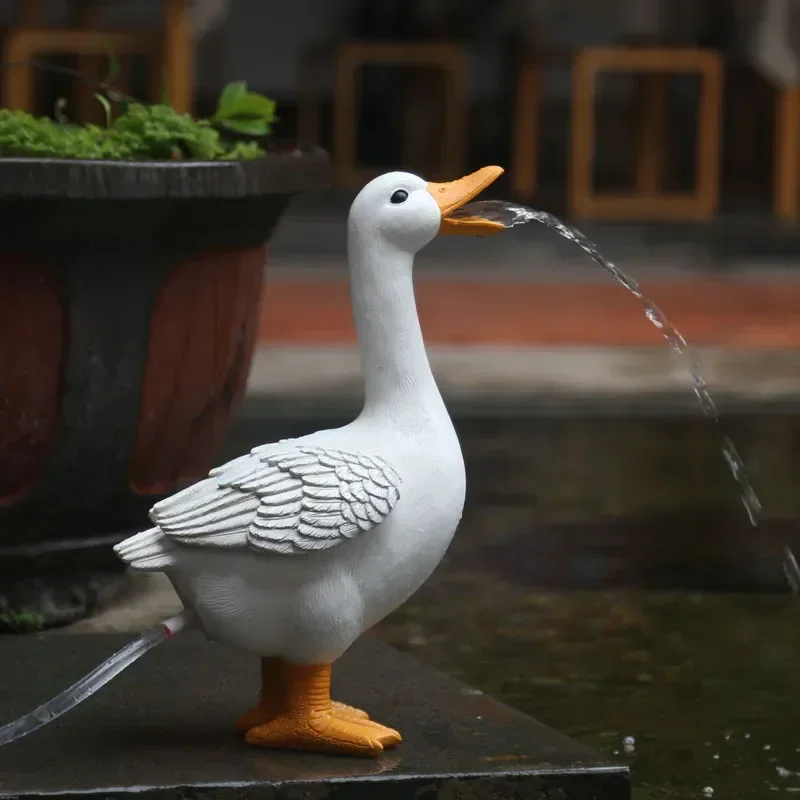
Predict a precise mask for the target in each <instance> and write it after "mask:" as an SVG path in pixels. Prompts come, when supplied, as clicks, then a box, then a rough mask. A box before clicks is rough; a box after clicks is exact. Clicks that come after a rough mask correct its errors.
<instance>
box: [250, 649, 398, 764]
mask: <svg viewBox="0 0 800 800" xmlns="http://www.w3.org/2000/svg"><path fill="white" fill-rule="evenodd" d="M283 671H284V683H283V686H284V695H283V697H282V699H281V703H280V710H279V711H278V712H277V714H274V715H273V716H271V717H270V718H269V719H268V720H267V721H266V722H262V723H257V724H255V725H253V726H252V727H250V728H249V729H248V730H247V733H246V735H245V741H247V742H248V743H249V744H252V745H257V746H259V747H267V748H281V749H291V750H309V751H313V752H319V753H333V754H337V755H351V756H377V755H380V754H381V753H382V752H383V751H384V749H387V748H389V747H394V746H395V745H397V744H399V743H400V741H401V739H402V737H401V736H400V734H399V733H398V732H397V731H395V730H393V729H392V728H387V727H386V726H385V725H380V724H378V723H377V722H373V721H372V720H370V719H369V718H368V716H366V715H365V713H364V712H363V711H360V710H359V709H353V708H351V707H349V706H345V705H343V704H335V703H333V702H332V701H331V699H330V676H331V668H330V665H328V664H323V665H319V666H304V667H295V666H290V665H288V664H286V665H284V670H283ZM259 707H261V706H259ZM255 710H256V709H254V711H255ZM273 710H274V707H272V708H268V707H267V706H266V705H265V706H264V711H265V712H267V711H269V712H272V711H273ZM252 713H253V712H249V714H246V715H245V716H244V717H242V719H241V720H240V723H244V722H245V721H250V720H252V719H255V715H253V716H250V714H252ZM237 728H238V725H237Z"/></svg>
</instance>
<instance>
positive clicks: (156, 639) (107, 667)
mask: <svg viewBox="0 0 800 800" xmlns="http://www.w3.org/2000/svg"><path fill="white" fill-rule="evenodd" d="M192 618H193V614H192V612H191V611H186V610H184V611H182V612H181V613H180V614H178V615H177V616H175V617H172V618H170V619H167V620H164V622H162V623H160V624H159V625H156V626H155V627H153V628H149V629H148V630H146V631H144V633H142V634H141V636H139V638H138V639H134V640H133V641H132V642H130V643H129V644H126V645H125V647H123V648H122V649H121V650H119V651H117V652H116V653H114V655H113V656H111V658H109V659H107V660H106V661H104V662H103V663H102V664H100V666H98V667H96V668H95V669H93V670H92V671H91V672H90V673H89V674H88V675H85V676H84V677H83V678H81V679H80V680H79V681H78V682H77V683H74V684H73V685H72V686H70V687H69V688H68V689H65V690H64V691H63V692H61V694H58V695H56V696H55V697H54V698H53V699H52V700H48V701H47V702H46V703H44V704H43V705H41V706H39V707H38V708H35V709H34V710H33V711H30V712H29V713H27V714H25V715H24V716H22V717H20V718H19V719H16V720H14V721H13V722H9V723H8V724H7V725H3V726H0V747H3V746H4V745H7V744H11V742H16V741H17V739H21V738H22V737H23V736H27V735H28V734H29V733H33V732H34V731H37V730H39V728H43V727H44V726H45V725H47V724H48V723H50V722H53V720H56V719H58V718H59V717H60V716H61V715H62V714H66V713H67V711H71V710H72V709H73V708H75V706H77V705H79V704H80V703H82V702H83V701H84V700H86V699H88V698H89V697H91V696H92V695H93V694H94V693H95V692H96V691H98V689H102V688H103V686H105V685H106V684H107V683H109V682H110V681H112V680H113V679H114V678H116V677H117V675H119V673H120V672H122V670H124V669H125V668H126V667H129V666H130V665H131V664H133V663H134V661H138V660H139V659H140V658H141V657H142V656H143V655H144V654H145V653H147V652H148V651H149V650H152V649H153V648H154V647H155V646H156V645H159V644H161V643H162V642H165V641H167V639H171V638H172V637H173V636H174V635H175V634H176V633H179V632H180V631H182V630H183V629H184V628H186V627H187V626H188V625H189V624H190V622H191V621H192Z"/></svg>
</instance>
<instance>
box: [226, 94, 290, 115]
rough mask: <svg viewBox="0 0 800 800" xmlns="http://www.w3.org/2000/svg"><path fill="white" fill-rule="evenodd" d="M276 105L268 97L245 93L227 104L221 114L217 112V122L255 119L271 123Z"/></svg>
mask: <svg viewBox="0 0 800 800" xmlns="http://www.w3.org/2000/svg"><path fill="white" fill-rule="evenodd" d="M275 107H276V103H275V101H274V100H270V99H269V98H268V97H264V96H263V95H260V94H256V93H255V92H245V93H244V94H241V95H239V96H238V97H236V98H235V99H234V100H232V101H231V102H230V103H229V104H227V105H226V106H225V107H224V108H223V109H222V110H221V113H220V111H219V110H218V113H217V117H216V118H217V120H220V121H222V120H229V119H233V118H242V117H248V118H257V119H263V120H265V121H267V122H271V121H272V120H273V119H274V117H275Z"/></svg>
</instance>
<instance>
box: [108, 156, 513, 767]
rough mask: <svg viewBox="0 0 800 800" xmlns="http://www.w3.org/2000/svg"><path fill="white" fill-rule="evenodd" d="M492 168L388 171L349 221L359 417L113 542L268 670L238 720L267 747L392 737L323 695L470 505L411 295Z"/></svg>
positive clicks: (191, 491) (375, 748)
mask: <svg viewBox="0 0 800 800" xmlns="http://www.w3.org/2000/svg"><path fill="white" fill-rule="evenodd" d="M502 172H503V170H502V169H501V168H499V167H485V168H483V169H481V170H479V171H478V172H475V173H473V174H472V175H469V176H467V177H464V178H461V179H460V180H457V181H453V182H451V183H441V184H436V183H428V182H426V181H425V180H423V179H422V178H420V177H417V176H416V175H411V174H408V173H403V172H393V173H389V174H386V175H382V176H381V177H379V178H376V179H375V180H373V181H372V182H371V183H369V184H368V185H367V186H366V187H364V189H363V190H362V191H361V192H360V193H359V195H358V196H357V197H356V199H355V201H354V202H353V205H352V207H351V208H350V215H349V218H348V231H347V232H348V256H349V262H350V283H351V295H352V303H353V311H354V315H355V323H356V329H357V332H358V340H359V346H360V348H361V355H362V361H363V371H364V378H365V384H366V386H365V388H366V394H365V403H364V408H363V411H362V412H361V414H360V415H359V416H358V418H357V419H356V420H355V421H353V422H351V423H350V424H348V425H345V426H344V427H342V428H337V429H335V430H324V431H319V432H318V433H314V434H311V435H309V436H303V437H300V438H297V439H290V440H286V441H281V442H278V443H275V444H267V445H262V446H261V447H256V448H255V449H254V450H252V451H251V452H250V453H249V454H248V455H245V456H242V457H241V458H237V459H235V460H234V461H231V462H230V463H228V464H225V465H223V466H221V467H217V468H215V469H213V470H212V471H211V472H210V474H209V477H208V478H207V479H205V480H203V481H201V482H199V483H197V484H195V485H193V486H190V487H188V488H187V489H185V490H183V491H180V492H178V493H177V494H175V495H173V496H172V497H169V498H167V499H165V500H163V501H161V502H160V503H158V504H157V505H156V506H154V508H153V509H152V511H151V514H150V516H151V519H152V521H153V523H154V524H155V526H156V527H154V528H151V529H150V530H147V531H144V532H142V533H139V534H137V535H135V536H133V537H131V538H129V539H126V540H125V541H124V542H122V543H120V544H119V545H118V546H117V547H116V552H117V554H118V555H119V556H120V557H121V558H122V559H123V560H124V561H125V562H127V564H129V565H130V566H131V567H132V568H133V569H138V570H145V571H157V572H165V573H166V574H167V575H168V576H169V578H170V580H171V581H172V583H173V585H174V586H175V589H176V591H177V592H178V594H179V595H180V597H181V599H182V600H183V602H184V604H185V605H186V606H187V607H188V608H191V609H193V610H194V612H195V614H196V617H197V619H198V620H199V623H200V625H201V626H202V628H203V629H204V630H205V632H206V634H207V636H208V637H209V638H210V639H212V640H219V641H224V642H227V643H229V644H232V645H234V646H236V647H239V648H242V649H244V650H246V651H248V652H250V653H254V654H256V655H258V656H260V657H261V659H262V689H261V699H260V702H259V703H258V705H257V706H256V707H255V708H253V709H252V710H251V711H249V712H248V713H247V714H245V715H244V716H243V717H241V718H240V720H239V721H238V723H237V730H238V731H240V732H241V733H243V734H244V736H245V739H246V741H247V742H249V743H250V744H253V745H260V746H262V747H270V748H291V749H301V750H314V751H322V752H329V753H341V754H347V755H364V756H374V755H378V754H380V753H381V752H382V751H383V750H384V748H388V747H392V746H394V745H396V744H397V743H398V742H400V739H401V737H400V734H399V733H398V732H397V731H395V730H393V729H391V728H387V727H385V726H384V725H380V724H378V723H376V722H373V721H372V720H370V719H369V717H368V715H367V714H366V713H365V712H363V711H360V710H358V709H353V708H350V707H347V706H344V705H342V704H339V703H334V702H332V700H331V697H330V680H331V664H332V663H333V662H334V661H336V659H337V658H339V656H341V655H342V654H343V653H344V652H345V650H347V648H348V647H349V646H350V645H351V644H352V643H353V642H354V641H355V640H356V639H357V638H358V636H360V635H361V633H362V632H363V631H365V630H366V629H368V628H370V627H371V626H373V625H375V624H376V623H377V622H379V621H380V620H381V619H383V618H384V617H385V616H386V615H387V614H389V613H390V612H391V611H393V610H394V609H396V608H397V607H398V606H399V605H401V604H402V603H403V602H404V601H406V600H407V599H408V598H409V597H410V596H411V595H412V594H413V593H414V592H415V591H416V590H417V589H418V588H419V587H420V586H421V585H422V584H423V583H424V582H425V580H426V579H427V578H428V577H429V576H430V574H431V573H432V572H433V570H434V568H435V567H436V565H437V564H438V563H439V561H440V560H441V558H442V556H443V555H444V553H445V550H446V549H447V547H448V545H449V544H450V541H451V539H452V537H453V534H454V532H455V530H456V526H457V525H458V523H459V520H460V519H461V513H462V508H463V504H464V492H465V474H464V461H463V458H462V455H461V448H460V446H459V442H458V438H457V436H456V433H455V430H454V429H453V425H452V423H451V421H450V418H449V416H448V413H447V409H446V408H445V405H444V402H443V401H442V398H441V395H440V394H439V391H438V389H437V386H436V382H435V381H434V378H433V375H432V373H431V369H430V366H429V364H428V359H427V356H426V353H425V345H424V342H423V338H422V332H421V330H420V324H419V320H418V317H417V312H416V305H415V302H414V289H413V283H412V268H413V266H414V256H415V254H416V253H417V252H418V251H419V250H420V249H421V248H423V247H424V246H425V245H426V244H428V243H429V242H430V241H431V240H432V239H433V238H434V237H435V236H436V234H437V233H438V232H439V231H441V232H454V233H455V232H460V233H474V234H478V235H481V234H486V233H492V232H496V231H498V230H502V228H503V226H502V225H501V224H500V223H498V222H491V221H489V220H485V219H481V218H475V217H471V218H456V219H450V218H449V217H448V215H449V214H451V213H452V212H453V211H455V210H456V209H458V208H460V207H461V206H462V205H464V204H465V203H467V202H468V201H469V200H471V199H472V198H473V197H475V196H476V195H477V194H478V193H479V192H480V191H481V190H482V189H484V188H485V187H486V186H488V185H489V184H490V183H492V182H493V181H494V180H495V179H496V178H497V177H498V176H499V175H501V174H502Z"/></svg>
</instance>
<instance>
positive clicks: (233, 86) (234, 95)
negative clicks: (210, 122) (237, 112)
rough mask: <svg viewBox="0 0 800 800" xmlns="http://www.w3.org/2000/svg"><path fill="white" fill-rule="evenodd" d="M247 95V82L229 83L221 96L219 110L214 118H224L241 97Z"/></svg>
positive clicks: (218, 102)
mask: <svg viewBox="0 0 800 800" xmlns="http://www.w3.org/2000/svg"><path fill="white" fill-rule="evenodd" d="M246 94H247V81H234V82H233V83H229V84H228V85H227V86H226V87H225V88H224V89H223V90H222V93H221V94H220V96H219V100H218V101H217V110H216V113H215V114H214V117H215V118H217V117H222V116H224V115H225V114H226V113H227V112H228V110H229V109H230V108H232V107H233V106H234V105H235V104H236V102H237V101H238V100H239V98H240V97H243V96H244V95H246Z"/></svg>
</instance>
